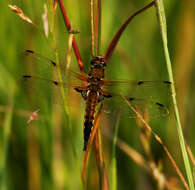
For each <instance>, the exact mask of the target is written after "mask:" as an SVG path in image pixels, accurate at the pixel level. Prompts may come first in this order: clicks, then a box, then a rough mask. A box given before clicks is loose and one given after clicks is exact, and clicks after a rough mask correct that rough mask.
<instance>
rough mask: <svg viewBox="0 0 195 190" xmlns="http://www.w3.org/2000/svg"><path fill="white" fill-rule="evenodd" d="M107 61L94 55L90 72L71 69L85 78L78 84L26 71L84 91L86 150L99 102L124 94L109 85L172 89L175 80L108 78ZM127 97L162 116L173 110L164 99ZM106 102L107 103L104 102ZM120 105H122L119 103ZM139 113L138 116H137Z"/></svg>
mask: <svg viewBox="0 0 195 190" xmlns="http://www.w3.org/2000/svg"><path fill="white" fill-rule="evenodd" d="M25 53H26V54H27V55H33V56H35V57H36V58H37V59H40V60H42V61H43V62H44V63H48V64H49V65H51V66H52V67H54V68H59V67H60V69H65V67H64V66H62V65H61V64H57V63H55V62H54V61H53V60H51V59H49V58H47V57H44V56H42V55H41V54H38V53H36V52H34V51H33V50H26V51H25ZM106 65H107V64H106V61H105V59H104V57H101V56H94V57H92V59H91V61H90V69H89V72H88V74H87V75H85V76H83V75H81V74H80V73H77V72H75V71H73V70H70V73H71V74H73V76H74V77H76V78H77V79H79V80H80V81H83V83H82V85H76V84H75V85H74V84H69V83H68V82H59V81H57V80H50V79H46V78H43V77H38V76H33V75H29V74H25V75H23V76H22V77H23V79H24V80H27V81H28V80H31V79H35V80H38V81H45V82H48V83H51V84H53V85H54V86H56V87H60V86H64V87H69V88H73V89H74V91H75V92H78V93H80V94H81V96H82V98H83V100H84V102H85V115H84V129H83V135H84V146H83V151H86V149H87V145H88V141H89V138H90V134H91V131H92V128H93V124H94V116H95V113H96V109H97V106H98V104H99V103H100V102H103V101H104V102H105V101H106V100H111V99H112V98H116V99H119V98H121V94H120V93H115V92H112V91H110V90H109V87H112V86H121V88H127V89H128V88H130V87H132V86H133V87H135V88H136V89H137V88H140V87H144V88H147V86H154V87H155V86H162V87H163V88H166V89H169V87H170V85H171V82H169V81H128V80H123V81H122V80H121V81H120V80H106V79H105V69H106ZM125 98H126V99H127V100H128V101H129V102H130V103H131V104H132V105H133V106H134V107H135V108H139V109H142V110H145V109H150V110H151V111H152V112H154V114H156V115H159V116H166V115H168V113H169V110H168V108H167V107H166V106H165V105H164V104H162V103H160V102H155V101H151V100H147V99H144V98H139V97H136V96H126V95H125ZM104 102H103V103H104ZM119 106H120V105H119ZM135 117H136V116H135Z"/></svg>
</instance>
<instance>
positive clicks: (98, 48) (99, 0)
mask: <svg viewBox="0 0 195 190" xmlns="http://www.w3.org/2000/svg"><path fill="white" fill-rule="evenodd" d="M101 19H102V0H97V15H96V55H100V54H101V28H102V22H101Z"/></svg>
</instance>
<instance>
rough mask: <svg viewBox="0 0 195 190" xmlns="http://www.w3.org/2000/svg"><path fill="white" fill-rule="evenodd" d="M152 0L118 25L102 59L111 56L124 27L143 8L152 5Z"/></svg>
mask: <svg viewBox="0 0 195 190" xmlns="http://www.w3.org/2000/svg"><path fill="white" fill-rule="evenodd" d="M154 3H155V2H154V1H152V2H151V3H149V4H148V5H146V6H145V7H143V8H142V9H140V10H138V11H136V12H135V13H134V14H132V15H131V16H130V17H129V18H128V19H127V20H126V21H125V22H124V24H123V25H122V26H121V27H120V29H119V30H118V32H117V33H116V34H115V36H114V38H113V39H112V41H111V42H110V44H109V47H108V48H107V50H106V53H105V54H104V59H105V60H106V62H108V61H109V59H110V58H111V56H112V53H113V51H114V49H115V47H116V45H117V44H118V41H119V39H120V37H121V35H122V34H123V32H124V31H125V29H126V27H127V26H128V25H129V23H130V22H131V21H132V20H133V18H134V17H135V16H137V15H139V14H140V13H142V12H144V11H145V10H147V9H148V8H150V7H152V6H153V5H154Z"/></svg>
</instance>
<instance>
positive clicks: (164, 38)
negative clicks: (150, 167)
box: [155, 0, 194, 190]
mask: <svg viewBox="0 0 195 190" xmlns="http://www.w3.org/2000/svg"><path fill="white" fill-rule="evenodd" d="M155 3H156V10H157V15H158V21H159V24H160V30H161V35H162V41H163V47H164V53H165V59H166V65H167V70H168V76H169V80H170V82H171V83H172V85H171V93H172V101H173V106H174V112H175V119H176V126H177V132H178V137H179V142H180V147H181V151H182V156H183V159H184V165H185V170H186V173H187V178H188V182H189V187H190V190H194V183H193V177H192V171H191V167H190V162H189V158H188V155H187V151H186V146H185V142H184V137H183V132H182V126H181V122H180V117H179V111H178V107H177V100H176V92H175V86H174V80H173V72H172V67H171V61H170V56H169V51H168V44H167V28H166V18H165V11H164V5H163V1H162V0H156V1H155Z"/></svg>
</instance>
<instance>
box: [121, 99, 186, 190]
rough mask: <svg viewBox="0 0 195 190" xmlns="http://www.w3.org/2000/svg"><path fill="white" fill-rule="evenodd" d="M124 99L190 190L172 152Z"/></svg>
mask: <svg viewBox="0 0 195 190" xmlns="http://www.w3.org/2000/svg"><path fill="white" fill-rule="evenodd" d="M122 98H123V100H124V101H125V102H126V103H127V105H128V106H129V108H130V109H131V110H132V111H133V112H134V113H135V114H136V116H137V118H138V119H140V121H142V123H143V124H144V126H145V127H146V129H147V130H148V131H150V132H151V134H152V135H153V136H154V138H155V139H156V141H157V142H158V143H159V144H160V145H161V146H162V148H163V149H164V151H165V153H166V154H167V156H168V158H169V160H170V162H171V163H172V166H173V167H174V169H175V171H176V173H177V175H178V176H179V178H180V180H181V182H182V183H183V185H184V187H185V189H187V190H189V187H188V184H187V182H186V180H185V178H184V176H183V174H182V172H181V171H180V169H179V167H178V166H177V164H176V162H175V160H174V159H173V157H172V156H171V154H170V152H169V151H168V149H167V147H166V146H165V145H164V143H163V141H162V140H161V138H160V137H159V136H158V135H157V134H156V133H155V132H154V131H153V130H152V128H151V127H150V126H149V124H148V123H147V122H146V121H145V120H144V118H143V117H142V115H141V114H140V113H139V112H138V111H137V110H136V109H135V108H134V107H133V106H132V105H131V103H130V102H129V101H128V100H127V99H126V98H125V97H124V96H122Z"/></svg>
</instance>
